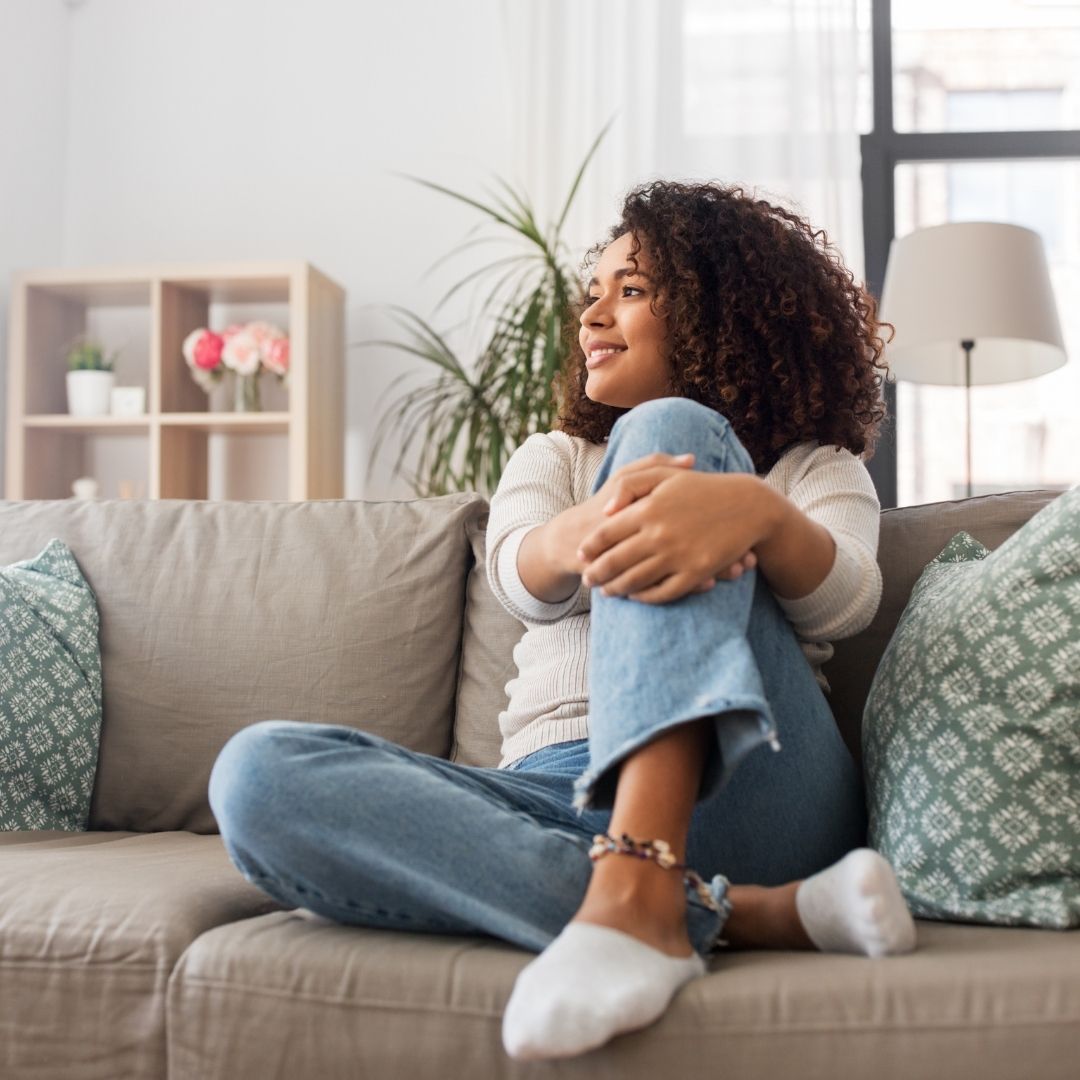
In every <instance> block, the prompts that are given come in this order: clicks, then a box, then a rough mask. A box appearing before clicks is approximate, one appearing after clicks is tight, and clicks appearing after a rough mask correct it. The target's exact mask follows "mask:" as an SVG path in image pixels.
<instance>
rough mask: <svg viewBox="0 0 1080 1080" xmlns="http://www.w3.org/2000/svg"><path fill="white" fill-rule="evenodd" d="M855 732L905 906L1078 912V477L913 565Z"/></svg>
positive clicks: (874, 827) (931, 913)
mask: <svg viewBox="0 0 1080 1080" xmlns="http://www.w3.org/2000/svg"><path fill="white" fill-rule="evenodd" d="M862 737H863V755H864V766H865V770H866V785H867V800H868V808H869V817H870V823H869V839H870V844H871V846H873V847H874V848H876V849H877V850H878V851H880V852H881V854H882V855H884V856H885V857H886V858H887V859H888V860H889V862H890V863H892V865H893V868H894V869H895V870H896V875H897V878H898V880H899V882H900V887H901V889H902V890H903V893H904V896H905V898H906V899H907V901H908V904H909V906H910V908H911V911H912V914H913V915H916V916H920V917H923V918H931V919H950V920H958V921H967V922H980V923H1000V924H1005V925H1011V926H1043V927H1053V928H1058V929H1065V928H1067V927H1073V926H1078V925H1080V488H1072V489H1071V490H1069V491H1067V492H1065V493H1064V494H1063V495H1061V496H1059V497H1058V498H1057V499H1055V500H1054V501H1053V502H1052V503H1050V504H1049V505H1048V506H1046V507H1044V508H1043V509H1042V510H1041V511H1040V512H1039V513H1038V514H1036V515H1035V517H1033V518H1032V519H1031V520H1030V521H1028V522H1027V523H1026V524H1025V525H1024V526H1023V527H1022V528H1020V529H1019V530H1018V531H1017V532H1015V533H1014V534H1013V535H1012V536H1011V537H1009V539H1008V540H1006V541H1005V543H1004V544H1002V546H1001V547H999V548H998V549H997V550H996V551H994V552H989V551H987V549H986V548H984V547H983V546H982V544H980V543H979V542H978V541H977V540H975V539H973V538H972V537H971V536H969V535H968V534H967V533H958V534H957V535H956V536H954V537H953V539H952V540H951V541H950V542H949V544H948V546H947V547H946V548H945V550H944V551H942V552H941V554H940V555H939V556H938V557H937V558H936V559H934V560H933V562H931V563H930V564H929V565H928V566H927V567H926V569H925V570H924V571H923V573H922V575H921V576H920V578H919V580H918V581H917V582H916V584H915V588H914V589H913V590H912V594H911V599H910V601H909V602H908V605H907V608H906V609H905V611H904V614H903V616H902V617H901V619H900V623H899V625H898V626H897V629H896V633H895V634H894V635H893V638H892V640H891V641H890V643H889V646H888V648H887V649H886V651H885V654H884V656H883V657H882V659H881V663H880V665H879V667H878V670H877V673H876V674H875V676H874V681H873V684H872V686H871V687H870V694H869V696H868V698H867V703H866V710H865V713H864V716H863V733H862Z"/></svg>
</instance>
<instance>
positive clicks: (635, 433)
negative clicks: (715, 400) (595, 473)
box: [608, 397, 753, 472]
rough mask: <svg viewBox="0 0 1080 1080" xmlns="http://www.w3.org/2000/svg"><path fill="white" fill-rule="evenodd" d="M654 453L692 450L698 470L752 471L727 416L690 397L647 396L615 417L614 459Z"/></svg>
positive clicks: (611, 443)
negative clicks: (646, 399) (617, 417)
mask: <svg viewBox="0 0 1080 1080" xmlns="http://www.w3.org/2000/svg"><path fill="white" fill-rule="evenodd" d="M653 453H665V454H687V453H691V454H694V455H695V458H696V460H695V462H694V465H695V467H696V468H698V469H711V470H720V471H740V472H753V462H752V461H751V459H750V455H749V454H748V453H747V452H746V450H745V448H744V447H743V445H742V443H740V442H739V440H738V437H737V436H736V435H735V432H734V430H733V429H732V427H731V423H730V421H729V420H728V419H727V417H725V416H723V415H722V414H721V413H718V412H717V411H716V410H715V409H710V408H709V407H708V406H707V405H702V404H701V403H700V402H697V401H692V400H690V398H683V397H666V398H656V399H654V400H652V401H645V402H642V403H641V404H640V405H636V406H635V407H634V408H633V409H631V410H630V411H629V412H627V413H624V414H623V415H622V416H620V417H619V419H618V420H616V421H615V425H614V427H613V428H612V430H611V437H610V439H609V440H608V454H609V455H613V456H616V457H618V459H619V460H618V462H617V464H620V465H621V464H625V463H627V462H629V461H634V460H637V459H638V458H642V457H645V456H646V455H648V454H653Z"/></svg>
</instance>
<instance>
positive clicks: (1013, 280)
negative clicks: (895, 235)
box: [879, 221, 1066, 386]
mask: <svg viewBox="0 0 1080 1080" xmlns="http://www.w3.org/2000/svg"><path fill="white" fill-rule="evenodd" d="M879 318H880V319H881V320H882V321H884V322H889V323H892V324H893V326H894V327H895V328H896V336H895V337H894V338H893V340H892V342H891V343H890V344H889V345H887V346H886V348H885V356H886V359H887V360H888V362H889V366H890V368H891V369H892V371H893V373H894V374H895V375H896V377H897V378H898V379H907V380H909V381H911V382H919V383H938V384H941V385H952V386H956V385H959V386H963V385H964V352H963V349H962V348H961V347H960V342H961V341H964V340H971V341H974V342H975V348H974V349H973V350H972V352H971V383H972V385H973V386H977V385H984V384H987V383H1001V382H1015V381H1019V380H1021V379H1033V378H1035V377H1036V376H1037V375H1045V374H1046V373H1047V372H1048V371H1053V370H1054V369H1055V368H1058V367H1061V366H1062V364H1064V363H1065V359H1066V357H1065V344H1064V340H1063V339H1062V336H1061V323H1060V322H1059V320H1058V313H1057V305H1056V304H1055V303H1054V293H1053V289H1052V288H1051V285H1050V271H1049V269H1048V268H1047V265H1046V253H1045V251H1044V249H1043V243H1042V239H1041V238H1040V237H1039V235H1038V234H1037V233H1035V232H1032V231H1031V229H1025V228H1022V227H1021V226H1019V225H1005V224H1000V223H997V222H982V221H975V222H958V223H956V224H951V225H937V226H935V227H933V228H929V229H917V230H916V231H915V232H913V233H909V234H908V235H907V236H904V237H901V238H899V239H897V240H894V241H893V242H892V246H891V248H890V250H889V263H888V267H887V269H886V271H885V285H884V287H883V289H882V292H881V305H880V312H879Z"/></svg>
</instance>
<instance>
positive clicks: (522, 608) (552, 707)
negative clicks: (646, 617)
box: [487, 431, 881, 768]
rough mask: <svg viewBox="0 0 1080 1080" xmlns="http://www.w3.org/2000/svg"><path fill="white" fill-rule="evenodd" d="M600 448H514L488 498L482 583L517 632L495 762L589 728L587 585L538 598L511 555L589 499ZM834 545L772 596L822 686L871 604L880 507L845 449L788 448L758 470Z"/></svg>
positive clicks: (550, 443)
mask: <svg viewBox="0 0 1080 1080" xmlns="http://www.w3.org/2000/svg"><path fill="white" fill-rule="evenodd" d="M605 449H606V447H605V446H604V444H602V443H591V442H588V441H586V440H585V439H580V438H577V437H575V436H571V435H565V434H563V433H562V432H561V431H553V432H551V434H548V435H543V434H537V435H531V436H529V438H528V439H527V440H526V441H525V442H524V443H523V444H522V445H521V446H520V447H519V448H518V449H517V451H515V453H514V455H513V456H512V457H511V459H510V461H509V462H508V463H507V466H506V469H505V471H504V472H503V476H502V480H501V482H500V483H499V487H498V490H497V491H496V492H495V494H494V496H492V500H491V514H490V517H489V519H488V527H487V575H488V581H489V582H490V583H491V587H492V589H493V590H494V592H495V595H496V596H497V597H498V598H499V600H500V602H501V603H502V604H503V606H504V607H505V608H506V609H507V611H509V612H510V613H511V614H512V615H514V616H515V617H517V618H518V619H520V620H521V621H522V622H523V623H524V624H525V627H526V630H525V634H524V636H523V637H522V638H521V640H520V642H519V643H518V645H517V647H516V648H515V649H514V661H515V663H516V664H517V668H518V674H517V677H516V678H514V679H511V680H510V682H509V683H507V684H506V692H507V694H508V695H509V697H510V702H509V705H508V707H507V708H506V709H505V710H504V711H503V712H502V713H500V714H499V729H500V731H501V732H502V737H503V741H502V759H501V760H500V762H499V767H500V768H504V767H505V766H507V765H509V764H510V763H511V762H514V761H516V760H517V759H518V758H520V757H523V756H524V755H526V754H531V753H532V752H533V751H534V750H539V749H540V748H541V747H542V746H548V745H550V744H551V743H558V742H566V741H568V740H570V739H584V738H586V737H587V736H588V733H589V715H588V712H589V681H588V672H589V590H588V589H587V588H585V587H584V586H582V587H581V588H580V589H579V590H578V591H577V593H575V594H574V595H573V596H570V597H568V598H567V599H566V600H564V601H562V602H561V603H558V604H548V603H544V602H543V601H541V600H537V599H536V597H534V596H533V595H532V594H531V593H530V592H529V591H528V590H527V589H526V588H525V586H524V585H523V584H522V583H521V578H520V576H519V575H518V570H517V553H518V548H519V547H520V546H521V541H522V539H523V538H524V536H525V534H526V533H528V532H529V531H530V530H531V529H535V528H536V527H537V526H538V525H543V524H545V523H546V522H548V521H550V520H551V519H552V518H553V517H555V516H556V515H557V514H559V513H561V512H562V511H563V510H566V509H567V508H569V507H570V506H574V505H576V504H577V503H580V502H584V501H585V500H586V499H587V498H589V495H590V492H591V490H592V485H593V481H594V480H595V479H596V475H597V473H598V472H599V471H600V465H601V463H602V461H603V458H604V451H605ZM764 480H765V482H766V483H767V484H769V485H770V486H771V487H773V488H775V489H776V490H777V491H779V492H781V493H782V494H784V495H786V496H787V497H788V498H789V499H791V501H792V502H793V503H794V504H795V505H796V506H797V507H798V508H799V509H800V510H802V511H803V513H805V514H806V515H807V516H808V517H810V518H813V520H814V521H817V522H819V523H820V524H822V525H824V526H825V528H827V529H828V530H829V532H830V533H832V535H833V538H834V539H835V541H836V558H835V560H834V562H833V566H832V569H831V570H830V571H829V574H828V576H827V577H826V578H825V580H824V581H823V582H822V583H821V584H820V585H819V586H818V587H817V588H816V589H815V590H814V591H813V592H812V593H811V594H810V595H809V596H804V597H801V598H800V599H798V600H785V599H783V598H781V597H777V600H778V601H779V603H780V606H781V608H782V609H783V611H784V613H785V614H786V615H787V617H788V619H789V620H790V621H791V624H792V626H793V627H794V629H795V633H796V635H797V636H798V638H799V642H800V644H801V645H802V649H803V652H804V653H805V654H806V658H807V660H808V661H809V662H810V665H811V667H812V668H813V670H814V674H815V676H816V677H817V679H818V681H819V682H820V683H821V685H822V687H823V689H825V690H826V691H827V690H828V683H827V682H826V681H825V677H824V676H823V675H822V674H821V665H822V664H824V663H825V661H827V660H828V659H829V657H830V656H832V652H833V649H832V646H831V645H830V644H829V642H830V641H834V640H836V639H838V638H844V637H850V636H851V635H852V634H855V633H857V632H858V631H859V630H861V629H862V628H863V627H864V626H866V625H867V623H869V622H870V620H871V619H872V618H873V617H874V613H875V611H877V606H878V603H879V601H880V599H881V572H880V570H879V569H878V565H877V558H876V556H877V543H878V523H879V514H880V504H879V503H878V498H877V494H876V492H875V490H874V485H873V483H872V482H871V480H870V474H869V473H868V472H867V470H866V466H865V465H863V463H862V461H860V460H859V459H858V458H857V457H855V456H854V455H853V454H851V453H850V452H849V451H847V450H842V449H838V448H837V447H834V446H820V445H818V444H817V443H799V444H798V445H796V446H794V447H792V448H791V449H790V450H788V451H787V452H786V453H785V454H784V455H783V456H782V457H781V458H780V460H779V461H778V462H777V463H776V464H775V465H774V466H773V467H772V469H770V470H769V472H768V473H767V474H766V475H765V477H764Z"/></svg>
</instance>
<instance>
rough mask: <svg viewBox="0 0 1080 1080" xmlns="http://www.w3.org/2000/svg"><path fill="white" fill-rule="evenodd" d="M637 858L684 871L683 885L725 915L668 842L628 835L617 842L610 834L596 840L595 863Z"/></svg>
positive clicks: (595, 838) (702, 882)
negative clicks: (614, 857) (609, 858)
mask: <svg viewBox="0 0 1080 1080" xmlns="http://www.w3.org/2000/svg"><path fill="white" fill-rule="evenodd" d="M611 854H615V855H633V856H635V857H636V858H638V859H652V861H653V862H655V863H657V864H658V865H659V866H661V867H663V869H665V870H681V871H682V872H683V881H685V882H686V883H687V884H688V885H690V886H692V888H693V889H694V892H696V893H697V895H698V898H699V899H700V900H701V902H702V903H703V904H704V905H705V906H706V907H707V908H709V909H710V910H712V911H719V912H723V911H724V909H723V908H721V907H720V905H719V904H718V903H717V902H716V897H715V896H713V894H712V893H711V892H710V891H709V887H708V885H706V884H705V882H704V881H702V880H701V876H700V875H699V874H698V873H697V872H696V871H695V870H691V869H690V867H689V866H687V865H686V863H677V862H676V861H675V856H674V855H673V854H672V853H671V845H670V844H669V843H668V842H667V841H666V840H635V839H634V838H633V837H632V836H630V835H629V834H628V833H623V834H622V835H621V836H620V837H619V838H618V839H617V840H616V839H615V837H614V836H609V835H608V834H607V833H597V834H596V835H595V836H594V837H593V846H592V847H591V848H589V858H590V859H592V861H593V862H596V860H597V859H602V858H603V857H604V856H605V855H611Z"/></svg>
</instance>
